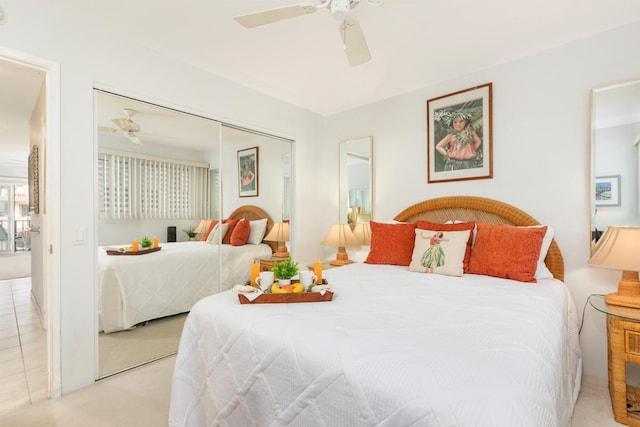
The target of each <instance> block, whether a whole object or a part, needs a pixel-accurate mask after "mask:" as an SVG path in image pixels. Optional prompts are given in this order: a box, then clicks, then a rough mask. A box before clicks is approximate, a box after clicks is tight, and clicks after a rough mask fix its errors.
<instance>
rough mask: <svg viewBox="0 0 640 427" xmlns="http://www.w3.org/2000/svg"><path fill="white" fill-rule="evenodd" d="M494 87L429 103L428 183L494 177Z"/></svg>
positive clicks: (461, 93)
mask: <svg viewBox="0 0 640 427" xmlns="http://www.w3.org/2000/svg"><path fill="white" fill-rule="evenodd" d="M491 89H492V84H491V83H486V84H483V85H480V86H475V87H472V88H470V89H465V90H461V91H458V92H454V93H450V94H448V95H443V96H440V97H438V98H433V99H430V100H428V101H427V181H428V182H429V183H432V182H447V181H461V180H469V179H486V178H493V151H492V146H493V138H492V133H491V132H492V122H491V121H492V114H491V102H492V100H491Z"/></svg>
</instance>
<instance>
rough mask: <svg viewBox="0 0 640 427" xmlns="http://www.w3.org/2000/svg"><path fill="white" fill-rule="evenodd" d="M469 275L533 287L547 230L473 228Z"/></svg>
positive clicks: (501, 226) (480, 225)
mask: <svg viewBox="0 0 640 427" xmlns="http://www.w3.org/2000/svg"><path fill="white" fill-rule="evenodd" d="M476 226H477V233H476V241H475V243H474V245H473V249H472V251H471V259H470V260H469V273H472V274H484V275H487V276H494V277H502V278H505V279H513V280H519V281H521V282H532V283H536V278H535V275H536V269H537V266H538V256H539V254H540V247H541V246H542V239H543V238H544V234H545V233H546V231H547V227H546V226H543V227H539V228H519V227H514V226H513V225H507V224H486V223H482V222H479V223H477V224H476Z"/></svg>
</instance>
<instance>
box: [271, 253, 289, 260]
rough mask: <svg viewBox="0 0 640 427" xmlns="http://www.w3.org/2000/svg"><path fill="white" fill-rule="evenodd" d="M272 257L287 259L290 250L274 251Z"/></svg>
mask: <svg viewBox="0 0 640 427" xmlns="http://www.w3.org/2000/svg"><path fill="white" fill-rule="evenodd" d="M271 258H278V259H287V258H289V252H274V253H272V254H271Z"/></svg>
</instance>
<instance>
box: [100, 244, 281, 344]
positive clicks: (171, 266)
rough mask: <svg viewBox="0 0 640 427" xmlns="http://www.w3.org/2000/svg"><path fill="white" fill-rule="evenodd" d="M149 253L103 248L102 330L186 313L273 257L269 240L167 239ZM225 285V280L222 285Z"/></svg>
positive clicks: (113, 329)
mask: <svg viewBox="0 0 640 427" xmlns="http://www.w3.org/2000/svg"><path fill="white" fill-rule="evenodd" d="M161 246H162V249H161V250H160V251H158V252H153V253H150V254H145V255H107V253H106V251H105V250H104V249H102V248H98V281H99V316H100V330H101V331H104V332H106V333H109V332H114V331H118V330H122V329H128V328H131V327H132V326H134V325H136V324H138V323H140V322H144V321H147V320H151V319H157V318H160V317H164V316H170V315H173V314H178V313H184V312H187V311H189V310H190V309H191V307H192V306H193V304H195V303H196V301H198V300H200V299H202V298H204V297H206V296H208V295H211V294H213V293H216V292H219V291H221V290H222V291H223V290H227V289H231V288H232V287H233V286H234V285H236V284H239V283H245V282H246V281H248V280H249V276H250V265H251V261H252V260H253V258H254V257H269V256H271V248H270V247H269V246H268V245H266V244H261V245H244V246H231V245H222V246H221V247H222V266H223V269H222V281H219V280H218V274H219V271H220V270H219V268H218V265H219V259H218V257H219V251H218V248H219V247H220V246H219V245H211V244H208V243H205V242H177V243H163V244H162V245H161ZM220 284H221V285H220Z"/></svg>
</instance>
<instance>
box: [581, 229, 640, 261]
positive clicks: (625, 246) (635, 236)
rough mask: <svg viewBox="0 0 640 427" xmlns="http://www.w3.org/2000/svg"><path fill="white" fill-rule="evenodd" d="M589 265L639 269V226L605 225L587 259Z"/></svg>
mask: <svg viewBox="0 0 640 427" xmlns="http://www.w3.org/2000/svg"><path fill="white" fill-rule="evenodd" d="M589 265H592V266H594V267H602V268H612V269H616V270H626V271H640V228H639V227H632V226H626V225H625V226H623V225H612V226H609V227H607V229H606V230H605V232H604V234H603V235H602V237H601V238H600V240H599V241H598V244H597V245H596V247H595V251H594V253H593V255H592V256H591V259H589Z"/></svg>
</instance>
